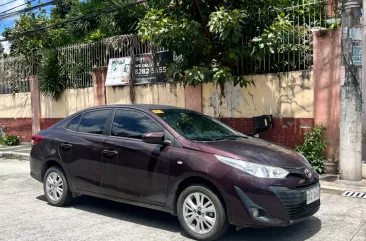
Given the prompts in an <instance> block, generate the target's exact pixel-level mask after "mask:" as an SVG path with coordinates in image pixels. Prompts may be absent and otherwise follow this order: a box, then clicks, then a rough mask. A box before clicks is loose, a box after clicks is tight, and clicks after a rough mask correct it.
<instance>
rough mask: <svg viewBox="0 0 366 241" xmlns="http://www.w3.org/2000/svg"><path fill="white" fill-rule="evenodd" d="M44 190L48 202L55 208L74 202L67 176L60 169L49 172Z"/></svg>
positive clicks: (44, 183) (51, 169)
mask: <svg viewBox="0 0 366 241" xmlns="http://www.w3.org/2000/svg"><path fill="white" fill-rule="evenodd" d="M43 189H44V194H45V195H46V198H47V201H48V202H49V203H50V204H51V205H53V206H58V207H60V206H64V205H67V204H68V203H70V201H71V200H72V194H71V192H70V189H69V186H68V183H67V180H66V177H65V174H64V172H63V171H62V170H61V169H60V168H58V167H51V168H49V169H48V170H47V172H46V174H45V178H44V179H43Z"/></svg>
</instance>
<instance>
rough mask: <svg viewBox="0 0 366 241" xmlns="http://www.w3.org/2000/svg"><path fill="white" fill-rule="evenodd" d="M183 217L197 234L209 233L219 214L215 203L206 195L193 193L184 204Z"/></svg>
mask: <svg viewBox="0 0 366 241" xmlns="http://www.w3.org/2000/svg"><path fill="white" fill-rule="evenodd" d="M183 217H184V221H185V223H186V224H187V226H188V227H189V228H190V229H191V230H192V231H193V232H195V233H198V234H206V233H209V232H210V231H211V230H212V229H213V228H214V227H215V224H216V220H217V214H216V208H215V205H214V204H213V202H212V201H211V200H210V198H208V197H207V196H206V195H205V194H203V193H200V192H194V193H191V194H190V195H188V196H187V197H186V199H185V200H184V203H183Z"/></svg>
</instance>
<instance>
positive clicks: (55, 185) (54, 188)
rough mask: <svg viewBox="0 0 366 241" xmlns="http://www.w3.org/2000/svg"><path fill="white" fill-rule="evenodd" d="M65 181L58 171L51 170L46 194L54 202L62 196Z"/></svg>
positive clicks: (47, 180)
mask: <svg viewBox="0 0 366 241" xmlns="http://www.w3.org/2000/svg"><path fill="white" fill-rule="evenodd" d="M62 193H63V181H62V178H61V177H60V175H59V174H58V173H57V172H51V173H50V174H49V175H48V176H47V179H46V194H47V196H48V197H49V198H50V199H51V200H52V201H54V202H57V201H59V200H60V198H61V197H62Z"/></svg>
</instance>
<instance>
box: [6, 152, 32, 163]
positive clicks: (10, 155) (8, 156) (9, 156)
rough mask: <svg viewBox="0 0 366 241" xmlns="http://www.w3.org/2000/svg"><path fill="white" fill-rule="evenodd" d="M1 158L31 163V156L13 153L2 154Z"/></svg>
mask: <svg viewBox="0 0 366 241" xmlns="http://www.w3.org/2000/svg"><path fill="white" fill-rule="evenodd" d="M0 158H5V159H19V160H22V161H29V154H23V153H18V152H12V151H8V152H0Z"/></svg>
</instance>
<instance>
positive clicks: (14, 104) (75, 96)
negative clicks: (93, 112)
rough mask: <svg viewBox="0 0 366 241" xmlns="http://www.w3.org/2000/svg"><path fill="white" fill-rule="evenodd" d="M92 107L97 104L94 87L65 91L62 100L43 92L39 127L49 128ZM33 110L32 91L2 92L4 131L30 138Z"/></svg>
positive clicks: (0, 118) (0, 106)
mask: <svg viewBox="0 0 366 241" xmlns="http://www.w3.org/2000/svg"><path fill="white" fill-rule="evenodd" d="M91 106H94V95H93V88H85V89H69V90H66V91H65V93H64V94H63V96H62V98H61V100H59V101H54V100H52V99H51V98H50V97H46V96H43V95H41V106H40V107H41V118H40V129H47V128H48V127H50V126H52V125H53V124H55V123H56V122H57V121H59V120H61V119H63V118H65V117H66V116H68V115H71V114H73V113H75V112H77V111H79V110H82V109H85V108H87V107H91ZM31 109H32V108H31V94H30V92H28V93H18V94H14V95H13V94H5V95H0V128H1V130H2V133H3V134H6V135H16V136H19V137H20V138H21V140H22V141H29V140H30V138H31V135H32V112H31V111H32V110H31Z"/></svg>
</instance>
